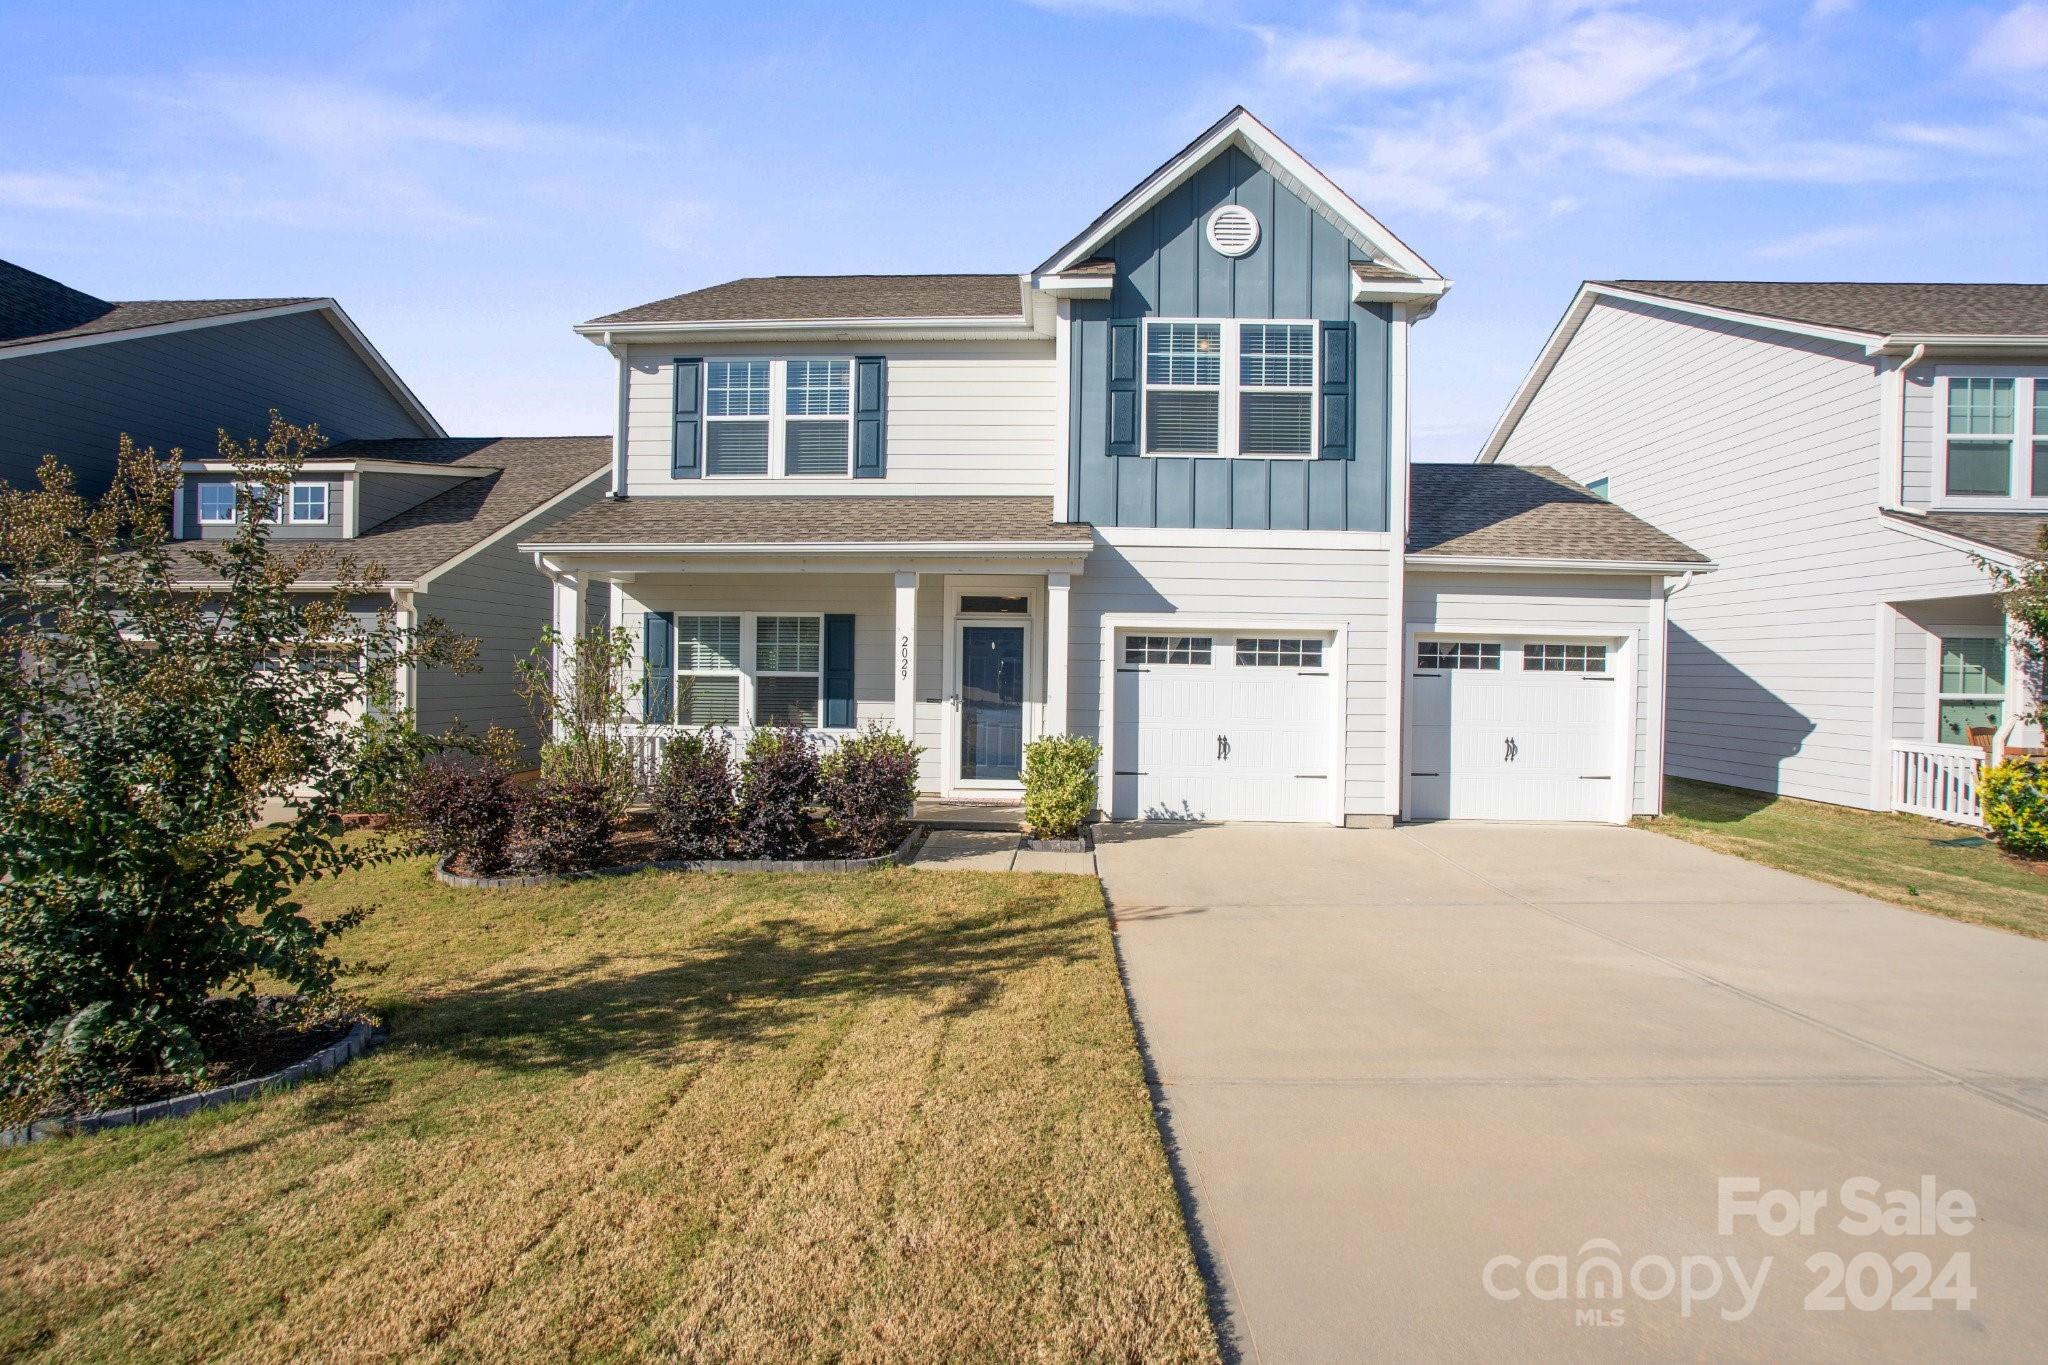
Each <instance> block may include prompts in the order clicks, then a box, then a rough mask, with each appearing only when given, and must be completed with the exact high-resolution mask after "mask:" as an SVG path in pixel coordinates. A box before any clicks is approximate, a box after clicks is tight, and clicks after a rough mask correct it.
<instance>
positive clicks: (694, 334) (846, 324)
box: [571, 315, 1043, 346]
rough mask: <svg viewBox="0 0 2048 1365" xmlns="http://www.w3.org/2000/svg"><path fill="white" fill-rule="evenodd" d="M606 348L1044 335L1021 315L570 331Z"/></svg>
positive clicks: (591, 326)
mask: <svg viewBox="0 0 2048 1365" xmlns="http://www.w3.org/2000/svg"><path fill="white" fill-rule="evenodd" d="M571 330H572V331H574V332H575V333H576V335H578V336H580V337H585V338H587V339H589V340H590V341H593V342H595V343H597V344H598V345H601V346H609V345H610V344H611V343H612V340H613V339H614V338H624V339H628V340H642V341H663V340H669V339H673V340H676V341H687V340H692V339H696V338H722V339H728V340H731V339H745V338H748V337H760V338H764V339H769V338H775V337H783V336H788V335H790V334H791V333H796V334H798V335H804V336H817V335H825V334H835V333H850V334H854V335H856V336H859V335H868V334H872V335H876V336H885V337H886V336H904V335H909V336H916V335H920V334H926V333H929V334H931V335H935V336H952V337H963V336H964V337H972V336H975V335H977V334H983V335H990V336H994V337H997V338H1009V337H1016V338H1018V339H1020V340H1028V339H1030V338H1033V337H1037V336H1041V335H1043V334H1042V333H1041V332H1039V331H1038V329H1037V328H1035V327H1033V326H1032V324H1031V319H1030V318H1028V317H1024V316H1021V315H1002V316H993V317H924V318H750V319H741V320H738V321H726V322H685V321H675V322H611V323H578V324H577V325H576V326H575V327H574V328H572V329H571Z"/></svg>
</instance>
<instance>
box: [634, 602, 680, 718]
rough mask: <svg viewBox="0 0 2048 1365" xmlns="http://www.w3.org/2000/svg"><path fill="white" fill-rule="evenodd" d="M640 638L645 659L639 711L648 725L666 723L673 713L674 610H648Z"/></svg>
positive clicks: (674, 694)
mask: <svg viewBox="0 0 2048 1365" xmlns="http://www.w3.org/2000/svg"><path fill="white" fill-rule="evenodd" d="M640 638H641V640H642V644H641V653H642V657H644V658H645V659H646V661H647V670H646V677H645V681H644V682H643V684H642V686H643V688H644V690H643V692H642V693H641V698H640V715H641V718H642V719H644V720H645V721H646V722H647V723H648V724H649V725H666V724H668V723H669V722H670V721H672V720H674V719H675V715H676V614H675V613H674V612H672V611H650V612H648V613H647V618H646V620H645V621H644V622H643V623H642V630H641V637H640Z"/></svg>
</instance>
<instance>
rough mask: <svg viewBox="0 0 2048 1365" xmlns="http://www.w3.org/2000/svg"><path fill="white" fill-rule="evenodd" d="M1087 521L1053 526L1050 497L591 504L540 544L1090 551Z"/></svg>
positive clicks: (536, 539)
mask: <svg viewBox="0 0 2048 1365" xmlns="http://www.w3.org/2000/svg"><path fill="white" fill-rule="evenodd" d="M1092 538H1093V537H1092V533H1091V531H1090V529H1089V527H1088V525H1087V524H1086V523H1085V522H1056V521H1054V520H1053V519H1052V499H1051V498H956V497H936V498H898V497H883V496H872V497H869V496H843V497H842V496H829V495H819V496H814V497H793V498H791V497H758V498H757V497H719V496H710V497H682V498H631V499H627V500H624V501H617V502H605V503H600V504H598V505H597V506H595V507H587V508H585V509H584V510H583V511H581V512H578V513H577V514H576V515H575V516H573V517H566V518H564V519H563V520H561V521H558V522H556V523H555V524H554V525H552V526H550V527H548V528H547V531H546V532H545V534H542V535H538V536H535V537H533V538H532V540H531V542H530V543H532V544H534V545H543V544H545V545H788V546H791V547H792V548H800V547H802V546H805V545H847V544H855V545H877V544H888V545H916V544H919V543H927V544H997V543H1018V542H1031V543H1039V542H1047V541H1057V542H1060V543H1063V544H1073V545H1077V546H1085V545H1088V544H1089V543H1091V541H1092Z"/></svg>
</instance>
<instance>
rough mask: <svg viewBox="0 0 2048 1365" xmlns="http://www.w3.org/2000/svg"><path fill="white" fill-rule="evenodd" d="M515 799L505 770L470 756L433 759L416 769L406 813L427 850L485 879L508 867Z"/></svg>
mask: <svg viewBox="0 0 2048 1365" xmlns="http://www.w3.org/2000/svg"><path fill="white" fill-rule="evenodd" d="M519 797H520V794H519V790H518V788H516V787H514V786H513V785H512V775H511V774H510V773H508V772H507V771H506V770H505V768H504V765H502V764H499V763H495V762H492V761H491V760H489V759H485V758H478V757H477V756H476V755H474V754H464V753H444V754H436V755H435V756H434V757H432V758H430V759H428V760H427V761H426V762H425V763H422V764H421V765H420V770H419V775H418V776H417V777H416V778H415V779H414V780H413V784H412V795H411V799H410V800H409V801H408V803H407V809H406V813H407V815H408V816H410V817H411V819H412V821H413V823H414V824H415V825H416V826H418V828H419V831H420V835H421V841H422V842H423V843H425V844H426V846H427V847H428V848H429V849H430V850H432V851H433V852H435V853H444V854H447V855H448V856H449V857H450V858H453V859H455V860H456V861H458V862H460V863H461V864H462V865H463V867H464V868H465V870H467V871H470V872H475V873H479V874H481V875H483V876H490V875H491V874H493V873H496V872H501V871H503V870H504V868H505V865H506V863H507V862H508V861H509V858H510V851H511V843H512V830H513V827H514V825H515V823H516V822H517V820H518V818H519V804H520V801H519Z"/></svg>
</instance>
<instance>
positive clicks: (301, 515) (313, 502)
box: [292, 483, 327, 522]
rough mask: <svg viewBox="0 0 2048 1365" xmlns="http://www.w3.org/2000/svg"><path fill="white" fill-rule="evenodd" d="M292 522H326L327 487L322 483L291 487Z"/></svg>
mask: <svg viewBox="0 0 2048 1365" xmlns="http://www.w3.org/2000/svg"><path fill="white" fill-rule="evenodd" d="M292 520H293V521H295V522H299V521H325V520H327V485H326V484H324V483H295V484H293V485H292Z"/></svg>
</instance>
